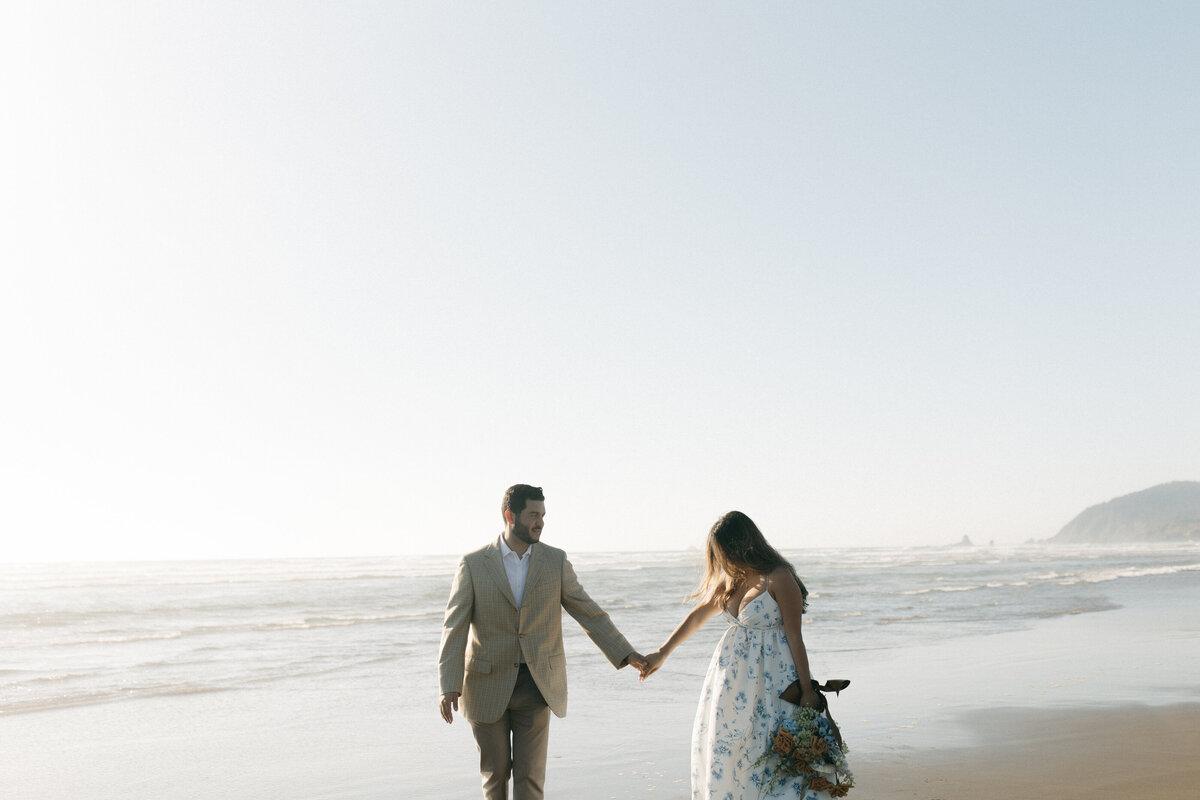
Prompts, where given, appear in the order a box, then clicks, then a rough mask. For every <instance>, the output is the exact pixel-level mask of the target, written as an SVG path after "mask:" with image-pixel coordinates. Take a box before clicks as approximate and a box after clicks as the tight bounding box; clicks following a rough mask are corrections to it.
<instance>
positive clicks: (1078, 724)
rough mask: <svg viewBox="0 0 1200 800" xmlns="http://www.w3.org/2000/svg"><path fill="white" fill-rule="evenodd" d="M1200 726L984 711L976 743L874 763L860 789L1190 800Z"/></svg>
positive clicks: (1178, 715) (879, 795) (1107, 715)
mask: <svg viewBox="0 0 1200 800" xmlns="http://www.w3.org/2000/svg"><path fill="white" fill-rule="evenodd" d="M1198 722H1200V705H1197V704H1180V705H1171V706H1158V707H1154V706H1141V705H1131V706H1122V707H1117V708H1100V709H1092V708H1074V709H1054V710H1048V711H1042V710H1036V709H1020V710H1012V709H1005V710H992V711H980V712H977V713H975V714H973V715H971V716H970V717H969V719H968V720H967V723H968V729H969V730H970V732H971V739H970V743H968V744H964V745H962V746H957V747H938V748H922V749H916V750H911V751H904V752H896V753H891V754H878V755H874V756H872V757H870V758H868V759H865V760H863V761H862V762H860V763H859V765H858V767H857V769H856V776H857V779H858V788H859V790H861V795H860V796H862V797H872V798H875V799H876V800H1010V799H1011V798H1015V797H1052V798H1057V800H1084V798H1089V799H1090V798H1094V797H1138V798H1144V800H1183V799H1184V798H1191V797H1195V796H1196V787H1197V785H1200V762H1198V761H1197V760H1196V753H1198V752H1200V734H1198V733H1197V723H1198ZM857 793H858V792H857V791H856V792H855V793H854V794H857ZM851 796H853V794H852V795H851Z"/></svg>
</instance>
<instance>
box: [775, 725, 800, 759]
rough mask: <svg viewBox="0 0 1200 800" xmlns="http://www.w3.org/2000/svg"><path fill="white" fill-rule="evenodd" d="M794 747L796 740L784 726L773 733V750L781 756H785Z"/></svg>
mask: <svg viewBox="0 0 1200 800" xmlns="http://www.w3.org/2000/svg"><path fill="white" fill-rule="evenodd" d="M795 749H796V740H795V738H793V736H792V732H791V731H789V730H788V729H786V728H780V729H779V732H778V733H776V734H775V752H777V753H779V754H780V755H781V756H786V755H788V754H790V753H791V752H792V751H793V750H795Z"/></svg>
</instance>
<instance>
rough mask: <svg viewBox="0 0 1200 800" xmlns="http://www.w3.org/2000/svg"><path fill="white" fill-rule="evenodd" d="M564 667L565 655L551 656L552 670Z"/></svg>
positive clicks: (556, 670) (555, 670)
mask: <svg viewBox="0 0 1200 800" xmlns="http://www.w3.org/2000/svg"><path fill="white" fill-rule="evenodd" d="M562 668H563V657H562V656H550V671H551V672H558V671H559V670H560V669H562Z"/></svg>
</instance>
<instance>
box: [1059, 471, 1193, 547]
mask: <svg viewBox="0 0 1200 800" xmlns="http://www.w3.org/2000/svg"><path fill="white" fill-rule="evenodd" d="M1049 541H1051V542H1054V543H1056V544H1066V543H1069V544H1074V543H1080V542H1097V543H1110V542H1187V541H1200V481H1175V482H1174V483H1163V484H1159V485H1158V486H1152V487H1150V488H1149V489H1143V490H1142V491H1140V492H1134V493H1133V494H1127V495H1124V496H1123V497H1118V498H1115V499H1113V500H1109V501H1108V502H1107V503H1100V504H1099V505H1095V506H1092V507H1091V508H1088V509H1086V510H1085V511H1083V512H1082V513H1080V514H1079V515H1078V516H1077V517H1075V519H1073V520H1071V521H1070V522H1068V523H1067V524H1066V526H1065V527H1063V529H1062V530H1061V531H1059V532H1058V534H1057V535H1056V536H1054V537H1053V538H1052V539H1050V540H1049Z"/></svg>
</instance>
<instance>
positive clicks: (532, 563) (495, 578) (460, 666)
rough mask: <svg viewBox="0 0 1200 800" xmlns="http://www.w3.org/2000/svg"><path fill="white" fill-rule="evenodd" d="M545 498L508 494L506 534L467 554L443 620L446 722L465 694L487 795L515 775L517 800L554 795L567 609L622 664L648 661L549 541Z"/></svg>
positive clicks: (537, 493) (519, 491)
mask: <svg viewBox="0 0 1200 800" xmlns="http://www.w3.org/2000/svg"><path fill="white" fill-rule="evenodd" d="M545 500H546V498H545V497H544V496H543V494H542V490H541V489H540V488H539V487H537V486H526V485H525V484H517V485H516V486H511V487H509V489H508V491H506V492H505V493H504V501H503V503H502V504H501V507H500V510H501V512H502V514H503V515H504V533H503V534H501V535H500V537H499V538H498V539H497V540H496V541H494V542H492V543H491V544H489V545H488V546H486V547H484V548H481V549H479V550H476V551H475V552H473V553H468V554H467V555H465V556H463V558H462V560H461V561H460V562H459V564H458V573H457V574H456V575H455V576H454V586H453V587H452V588H451V589H450V601H449V602H448V603H447V604H446V619H445V622H444V623H443V624H442V647H441V652H440V654H439V656H438V669H439V672H440V676H441V691H442V698H441V704H440V711H441V714H442V719H444V720H446V722H453V721H454V711H457V710H458V703H459V698H460V697H461V698H462V714H463V716H464V717H466V719H467V721H468V722H470V723H471V732H472V733H473V734H474V736H475V743H476V745H477V746H478V747H479V772H480V773H481V774H482V776H483V796H484V797H485V798H486V799H487V800H507V798H508V778H509V775H510V774H511V775H512V779H513V798H514V800H541V798H542V797H543V796H544V785H545V779H546V744H547V742H548V741H549V733H550V711H553V712H554V713H555V714H556V715H558V716H560V717H561V716H565V715H566V713H567V671H566V668H567V663H566V658H565V656H564V654H563V639H562V609H564V608H565V609H566V610H567V613H568V614H570V615H571V616H572V617H574V618H575V620H576V621H577V622H578V623H579V624H580V625H581V626H582V627H583V629H584V630H585V631H586V632H587V635H588V636H590V637H591V639H592V641H593V642H595V643H596V646H597V647H599V648H600V650H601V651H602V652H603V653H604V655H605V656H607V657H608V660H609V661H611V662H612V664H613V666H615V667H616V668H617V669H620V668H622V667H624V666H625V665H626V664H633V665H635V666H637V667H638V668H639V669H640V668H641V667H643V666H644V665H645V663H646V662H645V659H644V658H642V656H641V654H639V653H638V652H637V651H635V650H634V649H633V647H631V646H630V644H629V642H628V641H627V640H626V639H625V637H624V636H622V635H621V632H620V631H618V630H617V628H616V626H615V625H613V623H612V620H610V619H609V618H608V614H607V613H605V612H604V611H603V610H602V609H601V608H600V606H598V605H596V603H595V601H593V600H592V598H590V597H588V594H587V592H585V591H584V590H583V587H582V586H580V585H579V579H578V578H576V577H575V570H574V569H573V568H572V567H571V562H570V561H569V560H568V559H567V556H566V553H564V552H563V551H562V550H559V549H558V548H555V547H550V546H549V545H546V544H541V543H540V540H541V536H542V527H543V526H544V525H545V523H546V502H545ZM468 633H471V634H472V635H470V637H469V639H470V643H469V644H468ZM464 664H465V668H466V669H465V675H464Z"/></svg>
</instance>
